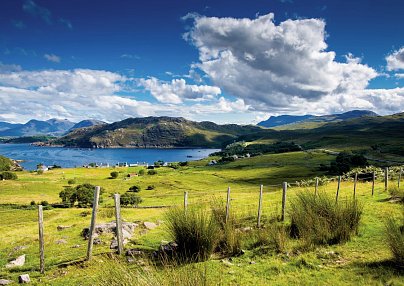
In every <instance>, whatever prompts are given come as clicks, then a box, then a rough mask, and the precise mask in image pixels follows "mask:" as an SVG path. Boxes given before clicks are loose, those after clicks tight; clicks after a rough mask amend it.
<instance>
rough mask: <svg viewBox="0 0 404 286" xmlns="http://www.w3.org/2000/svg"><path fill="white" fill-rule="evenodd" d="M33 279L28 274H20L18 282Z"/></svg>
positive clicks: (27, 281)
mask: <svg viewBox="0 0 404 286" xmlns="http://www.w3.org/2000/svg"><path fill="white" fill-rule="evenodd" d="M30 282H31V279H30V278H29V275H28V274H21V275H20V276H18V283H21V284H24V283H30Z"/></svg>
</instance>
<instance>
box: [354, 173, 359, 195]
mask: <svg viewBox="0 0 404 286" xmlns="http://www.w3.org/2000/svg"><path fill="white" fill-rule="evenodd" d="M357 181H358V173H355V180H354V187H353V198H354V199H356V182H357Z"/></svg>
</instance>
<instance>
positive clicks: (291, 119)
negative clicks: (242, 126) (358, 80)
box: [257, 110, 378, 129]
mask: <svg viewBox="0 0 404 286" xmlns="http://www.w3.org/2000/svg"><path fill="white" fill-rule="evenodd" d="M365 116H367V117H373V116H378V114H376V113H374V112H373V111H369V110H352V111H348V112H345V113H340V114H330V115H322V116H315V115H298V116H294V115H280V116H271V117H270V118H268V119H267V120H265V121H261V122H259V123H258V124H257V125H258V126H262V127H268V128H272V127H280V126H282V127H283V128H282V129H299V128H301V129H305V126H304V125H306V126H307V125H310V126H311V127H313V126H316V127H319V126H321V125H324V124H326V123H330V122H340V121H344V120H349V119H354V118H360V117H365ZM277 129H281V128H277Z"/></svg>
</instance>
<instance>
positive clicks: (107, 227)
mask: <svg viewBox="0 0 404 286" xmlns="http://www.w3.org/2000/svg"><path fill="white" fill-rule="evenodd" d="M138 226H139V225H138V224H137V223H131V222H123V223H122V234H123V237H124V238H127V239H130V238H131V237H132V236H133V232H134V231H135V229H136V228H137V227H138ZM115 230H116V223H115V222H114V221H113V222H108V223H103V224H97V225H96V226H95V229H94V234H97V235H101V234H104V233H115V232H116V231H115ZM81 235H82V236H83V237H84V238H85V239H88V238H89V236H90V229H89V228H88V227H86V228H84V229H83V230H82V232H81Z"/></svg>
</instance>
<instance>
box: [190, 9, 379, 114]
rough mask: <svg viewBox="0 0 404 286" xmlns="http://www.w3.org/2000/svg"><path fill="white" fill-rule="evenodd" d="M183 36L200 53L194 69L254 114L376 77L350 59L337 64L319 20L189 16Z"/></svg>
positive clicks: (348, 90)
mask: <svg viewBox="0 0 404 286" xmlns="http://www.w3.org/2000/svg"><path fill="white" fill-rule="evenodd" d="M193 18H194V25H193V27H192V29H191V30H190V31H189V32H188V33H186V34H185V35H184V37H185V38H186V39H188V40H189V41H191V42H192V43H193V45H195V46H196V47H197V48H198V50H199V60H200V62H199V64H197V67H198V68H199V69H201V70H202V71H204V72H205V73H206V74H207V75H208V77H209V78H210V79H211V80H212V82H213V84H214V85H216V86H218V87H220V88H221V89H222V90H224V91H225V92H226V93H228V94H230V95H233V96H236V97H237V98H240V99H243V100H244V101H245V102H246V104H248V105H251V106H252V107H253V108H255V109H256V110H259V111H264V112H266V111H278V112H281V111H285V110H286V111H288V110H289V111H294V110H293V106H295V105H296V104H299V105H300V106H301V107H303V106H304V105H310V103H312V102H319V101H323V99H324V98H328V97H335V98H339V97H340V96H339V95H341V94H354V93H355V91H362V90H364V89H365V88H366V87H367V85H368V83H369V81H370V80H371V79H373V78H375V77H376V76H377V75H378V74H377V72H376V71H375V70H374V69H373V68H371V67H369V66H367V65H364V64H361V63H360V59H359V58H355V57H354V56H353V55H352V54H348V55H347V56H346V59H347V61H346V62H344V63H343V62H337V61H336V60H335V57H336V55H335V52H333V51H327V44H326V42H325V35H326V32H325V22H324V21H323V20H321V19H304V20H286V21H284V22H281V23H280V24H279V25H276V24H275V23H274V15H273V14H272V13H271V14H268V15H263V16H260V17H258V18H256V19H247V18H244V19H235V18H217V17H205V16H193Z"/></svg>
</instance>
